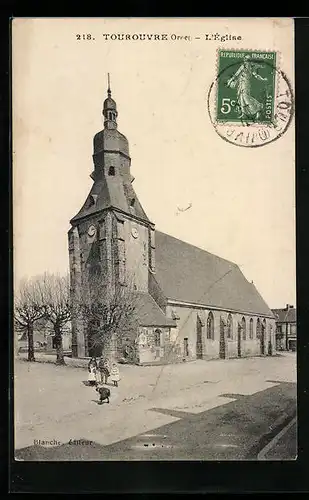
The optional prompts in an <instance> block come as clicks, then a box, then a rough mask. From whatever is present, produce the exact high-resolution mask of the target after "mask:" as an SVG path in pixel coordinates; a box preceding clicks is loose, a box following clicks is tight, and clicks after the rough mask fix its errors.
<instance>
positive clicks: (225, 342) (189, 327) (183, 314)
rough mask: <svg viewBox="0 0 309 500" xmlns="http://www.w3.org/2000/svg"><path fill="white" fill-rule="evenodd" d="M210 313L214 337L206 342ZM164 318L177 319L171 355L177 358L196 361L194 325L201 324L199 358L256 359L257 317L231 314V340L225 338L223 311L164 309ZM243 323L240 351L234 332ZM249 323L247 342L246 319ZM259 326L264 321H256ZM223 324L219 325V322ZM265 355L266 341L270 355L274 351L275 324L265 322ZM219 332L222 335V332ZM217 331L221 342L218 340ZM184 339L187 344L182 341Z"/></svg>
mask: <svg viewBox="0 0 309 500" xmlns="http://www.w3.org/2000/svg"><path fill="white" fill-rule="evenodd" d="M210 311H211V312H212V314H213V318H214V336H213V338H207V318H208V314H209V313H210ZM166 313H167V316H168V317H175V316H176V317H177V318H178V320H177V330H176V331H175V333H174V335H175V339H174V345H175V352H176V351H177V352H178V356H182V357H184V358H187V359H196V358H197V357H198V356H197V321H198V318H199V321H200V322H201V356H200V357H201V358H202V359H213V358H219V357H225V358H234V357H238V355H239V353H240V355H241V357H249V356H258V355H260V354H261V341H260V339H259V338H257V319H258V317H257V316H253V315H247V314H241V313H231V316H232V332H231V338H228V331H227V320H228V315H229V313H228V312H227V311H216V310H211V309H199V308H193V307H192V308H190V307H183V306H173V305H168V306H167V312H166ZM243 318H245V321H246V334H244V331H243V329H242V328H241V329H240V332H239V334H240V349H239V341H238V328H239V325H241V324H242V319H243ZM251 318H252V320H253V335H252V338H250V326H249V325H250V319H251ZM259 318H260V321H261V322H263V321H264V318H263V317H262V316H260V317H259ZM222 320H223V321H222ZM265 321H266V331H265V339H264V344H265V354H268V348H269V340H270V341H271V349H272V353H274V352H275V350H276V345H275V320H273V319H270V318H265ZM222 328H223V331H222ZM220 331H221V339H220ZM186 339H187V340H186ZM186 343H188V355H186V353H185V348H186Z"/></svg>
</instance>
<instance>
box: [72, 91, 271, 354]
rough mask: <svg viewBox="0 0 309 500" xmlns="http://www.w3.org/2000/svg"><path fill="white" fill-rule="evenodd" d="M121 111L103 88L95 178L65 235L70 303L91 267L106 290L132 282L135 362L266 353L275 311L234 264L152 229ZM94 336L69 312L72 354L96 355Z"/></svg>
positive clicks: (87, 279) (95, 147)
mask: <svg viewBox="0 0 309 500" xmlns="http://www.w3.org/2000/svg"><path fill="white" fill-rule="evenodd" d="M117 116H118V112H117V106H116V102H115V101H114V100H113V99H112V97H111V91H110V89H108V97H107V99H106V100H105V101H104V105H103V117H104V129H103V130H101V131H100V132H98V133H97V134H96V135H95V137H94V141H93V151H94V152H93V162H94V171H93V173H92V174H91V178H92V179H93V181H94V183H93V186H92V188H91V190H90V193H89V195H88V197H87V199H86V201H85V203H84V205H83V206H82V208H81V210H80V211H79V212H78V213H77V214H76V215H75V216H74V217H73V219H72V220H71V226H72V227H71V229H70V230H69V233H68V237H69V255H70V275H71V298H72V303H73V304H74V303H77V302H78V301H79V300H80V297H81V294H82V293H83V291H84V290H85V288H87V287H88V286H89V283H90V281H91V280H90V278H91V275H92V273H94V272H96V273H97V272H99V273H100V276H101V277H102V287H105V289H106V290H107V291H108V290H115V289H116V288H117V287H128V285H129V284H130V287H132V289H133V290H134V294H135V295H136V297H137V299H138V313H139V322H138V332H137V343H138V353H139V362H140V363H158V362H159V363H160V362H172V361H176V360H186V359H197V358H199V359H211V358H218V357H221V358H229V357H237V356H239V357H240V356H255V355H266V354H269V355H271V354H272V353H273V351H274V349H275V320H274V315H273V313H272V311H271V310H270V309H269V307H268V306H267V304H266V303H265V301H264V300H263V298H262V297H261V295H260V294H259V293H258V291H257V289H256V288H255V286H254V285H253V283H250V282H248V281H247V279H246V278H245V277H244V275H243V274H242V272H241V271H240V269H239V267H238V266H237V265H236V264H234V263H232V262H229V261H227V260H225V259H222V258H220V257H217V256H215V255H213V254H211V253H209V252H206V251H204V250H202V249H200V248H197V247H195V246H193V245H190V244H189V243H185V242H183V241H180V240H178V239H176V238H174V237H171V236H169V235H167V234H164V233H161V232H159V231H157V230H156V229H155V224H154V223H153V222H152V221H150V220H149V219H148V217H147V215H146V213H145V211H144V209H143V208H142V205H141V203H140V201H139V200H138V197H137V195H136V193H135V191H134V189H133V186H132V183H133V181H134V177H133V176H132V174H131V170H130V167H131V158H130V154H129V144H128V140H127V139H126V137H125V136H124V135H123V134H121V133H120V132H119V131H118V125H117ZM200 230H201V231H202V230H203V224H202V222H201V227H200ZM90 336H91V331H90V330H89V328H87V327H85V325H84V324H83V322H82V321H81V320H80V318H79V317H78V315H77V314H75V315H74V317H73V319H72V351H73V356H92V355H95V354H96V355H97V354H98V353H97V351H96V352H94V351H93V349H92V347H91V342H89V340H90ZM132 338H134V336H133V337H132ZM125 341H126V342H128V343H129V342H130V336H128V337H127V338H126V339H125ZM122 347H123V346H122ZM122 354H123V353H122V352H118V355H119V356H122Z"/></svg>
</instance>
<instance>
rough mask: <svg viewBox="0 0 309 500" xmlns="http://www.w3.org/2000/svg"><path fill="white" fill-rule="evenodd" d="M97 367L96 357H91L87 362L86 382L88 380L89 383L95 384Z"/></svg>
mask: <svg viewBox="0 0 309 500" xmlns="http://www.w3.org/2000/svg"><path fill="white" fill-rule="evenodd" d="M97 368H98V365H97V360H96V358H91V360H90V361H89V363H88V382H89V385H96V381H97V377H96V374H97Z"/></svg>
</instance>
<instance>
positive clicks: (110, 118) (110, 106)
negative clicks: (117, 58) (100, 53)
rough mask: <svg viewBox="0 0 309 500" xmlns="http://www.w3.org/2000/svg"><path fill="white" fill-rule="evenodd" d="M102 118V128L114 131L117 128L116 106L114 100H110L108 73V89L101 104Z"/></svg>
mask: <svg viewBox="0 0 309 500" xmlns="http://www.w3.org/2000/svg"><path fill="white" fill-rule="evenodd" d="M102 113H103V116H104V128H106V129H108V130H115V129H116V128H117V116H118V112H117V105H116V102H115V101H114V99H112V92H111V88H110V77H109V73H108V87H107V99H105V101H104V104H103V111H102Z"/></svg>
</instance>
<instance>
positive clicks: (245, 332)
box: [241, 316, 247, 340]
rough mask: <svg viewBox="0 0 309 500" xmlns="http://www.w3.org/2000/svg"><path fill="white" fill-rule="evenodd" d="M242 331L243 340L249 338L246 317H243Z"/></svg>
mask: <svg viewBox="0 0 309 500" xmlns="http://www.w3.org/2000/svg"><path fill="white" fill-rule="evenodd" d="M241 329H242V339H243V340H246V337H247V331H246V330H247V325H246V319H245V317H244V316H243V317H242V320H241Z"/></svg>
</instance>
